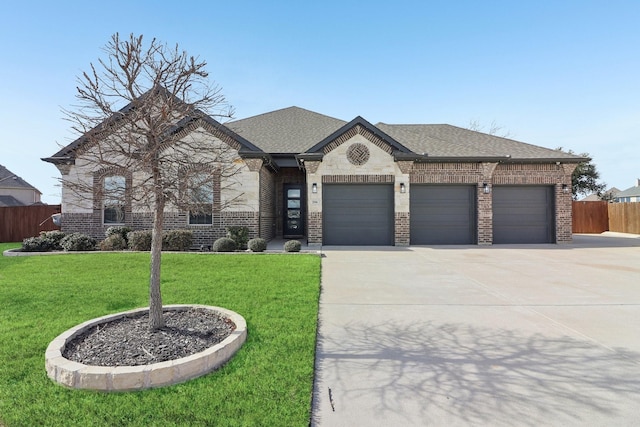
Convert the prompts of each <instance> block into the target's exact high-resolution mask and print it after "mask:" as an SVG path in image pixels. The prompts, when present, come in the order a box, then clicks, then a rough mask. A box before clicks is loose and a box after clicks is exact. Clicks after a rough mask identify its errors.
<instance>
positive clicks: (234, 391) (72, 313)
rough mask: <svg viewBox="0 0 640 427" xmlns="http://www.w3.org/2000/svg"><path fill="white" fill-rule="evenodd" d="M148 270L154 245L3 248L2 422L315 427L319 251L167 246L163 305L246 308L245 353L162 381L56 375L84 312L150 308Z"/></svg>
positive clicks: (0, 300) (0, 318)
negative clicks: (93, 385)
mask: <svg viewBox="0 0 640 427" xmlns="http://www.w3.org/2000/svg"><path fill="white" fill-rule="evenodd" d="M17 246H19V245H15V244H14V245H11V244H0V251H3V250H5V249H8V248H11V247H17ZM148 270H149V254H146V253H95V254H74V255H58V256H56V255H52V256H34V257H0V343H2V345H1V346H0V425H3V426H6V427H12V426H33V425H41V426H61V425H64V426H107V425H109V426H111V425H119V426H138V425H139V426H148V425H154V426H171V425H192V426H198V425H215V426H257V425H286V426H306V425H308V423H309V418H310V412H311V395H312V386H313V367H314V352H315V338H316V328H317V316H318V298H319V291H320V257H318V256H316V255H311V254H255V255H244V254H235V255H234V254H197V253H167V254H163V266H162V292H163V303H164V304H183V303H197V304H208V305H214V306H221V307H225V308H228V309H230V310H234V311H236V312H238V313H239V314H241V315H242V316H244V317H245V319H246V320H247V325H248V336H247V342H246V343H245V344H244V346H243V347H242V348H241V349H240V351H239V352H238V353H237V354H236V355H235V357H234V358H233V359H232V360H231V361H229V363H227V364H226V365H225V366H223V367H222V368H221V369H219V370H218V371H215V372H213V373H210V374H208V375H205V376H204V377H201V378H198V379H195V380H192V381H189V382H186V383H183V384H179V385H175V386H171V387H166V388H161V389H153V390H146V391H140V392H130V393H110V394H108V393H99V392H92V391H80V390H69V389H66V388H64V387H61V386H59V385H57V384H55V383H53V382H52V381H51V380H50V379H49V378H48V377H47V376H46V372H45V369H44V352H45V349H46V347H47V346H48V345H49V342H50V341H51V340H52V339H53V338H55V337H56V336H57V335H58V334H60V333H62V332H63V331H65V330H67V329H68V328H70V327H72V326H75V325H77V324H79V323H81V322H84V321H86V320H89V319H92V318H95V317H98V316H102V315H105V314H109V313H116V312H120V311H124V310H128V309H131V308H135V307H144V306H147V305H148V274H149V272H148Z"/></svg>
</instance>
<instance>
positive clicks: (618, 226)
mask: <svg viewBox="0 0 640 427" xmlns="http://www.w3.org/2000/svg"><path fill="white" fill-rule="evenodd" d="M609 231H619V232H620V233H631V234H640V203H637V202H636V203H609Z"/></svg>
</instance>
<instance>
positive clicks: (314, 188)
mask: <svg viewBox="0 0 640 427" xmlns="http://www.w3.org/2000/svg"><path fill="white" fill-rule="evenodd" d="M311 192H312V193H317V192H318V184H316V183H315V182H314V183H313V184H311Z"/></svg>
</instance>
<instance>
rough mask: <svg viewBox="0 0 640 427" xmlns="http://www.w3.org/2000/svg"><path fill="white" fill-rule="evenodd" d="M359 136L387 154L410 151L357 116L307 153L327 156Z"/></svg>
mask: <svg viewBox="0 0 640 427" xmlns="http://www.w3.org/2000/svg"><path fill="white" fill-rule="evenodd" d="M357 134H360V135H362V136H364V137H365V138H367V139H368V140H369V141H371V142H372V143H373V144H375V145H376V146H378V147H379V148H381V149H382V150H383V151H386V152H387V153H389V154H393V153H394V152H401V153H410V152H411V151H410V150H409V149H408V148H407V147H405V146H404V145H402V144H400V143H399V142H398V141H396V140H395V139H394V138H392V137H391V136H389V135H387V134H386V133H385V132H383V131H382V130H380V129H379V128H377V127H375V126H374V125H372V124H371V123H369V122H368V121H366V120H365V119H363V118H362V117H360V116H358V117H356V118H355V119H353V120H351V121H350V122H349V123H347V124H346V125H344V126H342V127H341V128H340V129H338V130H336V131H335V132H333V133H332V134H331V135H328V136H327V137H326V138H324V139H323V140H322V141H320V142H318V143H317V144H316V145H314V146H313V147H311V148H310V149H309V150H307V153H322V154H327V153H329V152H330V151H331V150H333V149H334V148H336V147H338V146H339V145H341V144H342V143H344V142H345V141H347V140H349V139H351V138H352V137H353V136H354V135H357Z"/></svg>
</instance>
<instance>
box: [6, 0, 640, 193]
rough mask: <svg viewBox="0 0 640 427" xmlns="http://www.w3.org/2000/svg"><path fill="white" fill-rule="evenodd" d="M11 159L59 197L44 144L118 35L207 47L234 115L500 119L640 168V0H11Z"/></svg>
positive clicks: (630, 174)
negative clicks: (290, 111) (82, 78)
mask: <svg viewBox="0 0 640 427" xmlns="http://www.w3.org/2000/svg"><path fill="white" fill-rule="evenodd" d="M0 14H1V15H2V16H3V17H4V19H3V24H2V25H1V26H0V40H1V41H2V60H1V62H0V128H1V129H2V133H1V134H0V164H2V165H4V166H5V167H7V168H8V169H9V170H11V171H12V172H14V173H15V174H17V175H19V176H20V177H22V178H23V179H25V180H26V181H27V182H29V183H30V184H31V185H33V186H35V187H36V188H38V189H39V190H40V191H41V192H42V193H43V195H42V201H43V202H45V203H55V204H57V203H59V202H60V188H59V187H58V181H57V178H59V177H60V174H59V172H58V170H57V169H56V167H55V166H53V165H51V164H49V163H45V162H43V161H42V160H40V159H41V158H43V157H48V156H51V155H53V154H54V153H55V152H57V151H58V150H59V148H60V146H64V145H67V144H68V143H69V142H71V141H72V140H74V139H75V138H76V137H77V136H78V135H75V134H73V133H72V132H71V130H70V127H71V126H70V124H69V122H66V121H65V120H64V117H63V113H62V109H63V108H65V109H70V108H73V106H74V105H75V94H76V80H77V77H78V76H79V75H81V73H82V72H84V71H87V70H89V69H90V64H91V63H96V62H97V61H98V59H100V58H105V57H106V55H105V53H104V51H103V47H104V46H105V45H106V44H107V42H108V41H109V40H110V38H111V35H112V34H114V33H116V32H118V33H120V35H121V36H128V35H129V34H131V33H134V34H137V35H140V34H141V35H143V36H144V37H145V38H148V39H151V38H154V37H155V38H157V39H158V40H160V41H162V42H166V43H168V44H169V45H171V46H173V45H175V44H176V43H177V44H178V45H179V46H180V48H181V49H182V50H185V51H187V52H188V53H189V54H191V55H194V56H198V57H199V58H200V59H201V60H204V61H206V62H207V63H208V67H207V69H208V71H209V74H210V78H211V79H212V81H213V82H215V83H217V84H218V85H219V86H220V88H221V89H222V93H223V94H224V96H225V97H226V99H227V101H228V102H229V103H230V104H231V105H232V106H233V107H234V109H235V118H237V119H241V118H245V117H250V116H254V115H257V114H261V113H265V112H269V111H273V110H277V109H280V108H286V107H290V106H294V105H295V106H298V107H302V108H306V109H308V110H312V111H316V112H318V113H322V114H325V115H328V116H332V117H336V118H339V119H342V120H345V121H350V120H352V119H353V118H355V117H356V116H362V117H364V118H365V119H366V120H368V121H369V122H371V123H378V122H384V123H395V124H410V123H434V124H435V123H438V124H440V123H447V124H451V125H455V126H461V127H469V125H470V123H472V122H476V123H478V124H480V125H482V126H484V127H485V129H486V130H488V129H489V127H490V126H491V124H492V123H495V124H497V125H498V126H500V127H501V128H502V129H501V131H500V132H501V133H508V134H509V137H510V138H513V139H516V140H518V141H523V142H527V143H530V144H535V145H539V146H543V147H547V148H552V149H554V148H558V147H563V149H565V150H569V149H570V150H573V151H574V152H576V153H588V154H589V155H590V157H591V158H592V159H593V160H592V162H593V163H594V164H595V165H596V167H597V170H598V171H599V172H600V178H601V181H603V182H606V183H607V184H608V186H609V187H612V186H615V187H617V188H619V189H621V190H624V189H626V188H629V187H631V186H633V185H634V184H635V182H636V178H640V156H639V154H640V150H639V145H640V25H639V24H638V23H639V22H640V2H639V1H637V0H628V1H626V0H606V1H604V0H602V1H591V0H581V1H573V0H552V1H547V0H537V1H530V0H520V1H513V0H486V1H477V0H468V1H460V0H458V1H456V0H419V1H408V0H395V1H378V0H369V1H353V0H340V1H334V0H323V1H305V0H296V1H278V0H271V1H251V0H235V1H226V2H221V1H216V0H209V1H191V2H187V3H179V2H166V1H158V0H155V1H132V0H129V1H119V0H112V1H109V2H87V1H81V2H80V1H60V2H52V1H23V2H5V3H3V6H0Z"/></svg>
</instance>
